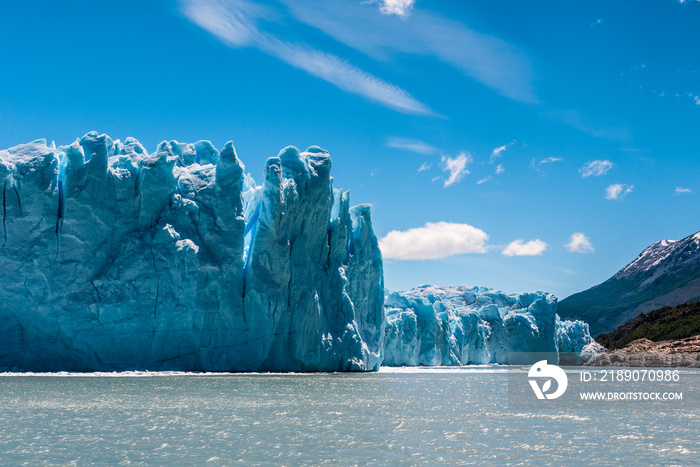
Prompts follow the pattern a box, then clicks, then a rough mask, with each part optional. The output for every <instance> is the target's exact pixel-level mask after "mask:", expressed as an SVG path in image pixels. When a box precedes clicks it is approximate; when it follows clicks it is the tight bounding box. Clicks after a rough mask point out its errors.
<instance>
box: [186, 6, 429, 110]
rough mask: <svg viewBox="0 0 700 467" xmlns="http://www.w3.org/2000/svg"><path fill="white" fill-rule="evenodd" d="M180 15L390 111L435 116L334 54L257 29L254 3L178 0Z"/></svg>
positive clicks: (231, 41)
mask: <svg viewBox="0 0 700 467" xmlns="http://www.w3.org/2000/svg"><path fill="white" fill-rule="evenodd" d="M181 4H182V12H183V14H184V15H185V16H186V17H187V18H188V19H189V20H190V21H192V22H193V23H194V24H196V25H198V26H200V27H202V28H204V29H206V30H207V31H209V32H210V33H211V34H213V35H215V36H216V37H218V38H219V39H220V40H221V41H222V42H224V43H225V44H227V45H230V46H232V47H244V46H251V47H256V48H258V49H259V50H261V51H263V52H265V53H268V54H270V55H272V56H274V57H276V58H278V59H280V60H282V61H284V62H287V63H288V64H290V65H292V66H293V67H295V68H298V69H300V70H304V71H306V72H307V73H309V74H311V75H314V76H316V77H318V78H321V79H323V80H325V81H328V82H329V83H331V84H333V85H335V86H337V87H339V88H340V89H342V90H344V91H347V92H351V93H354V94H358V95H361V96H363V97H366V98H368V99H370V100H373V101H375V102H378V103H380V104H382V105H385V106H387V107H389V108H392V109H394V110H398V111H400V112H404V113H409V114H419V115H435V113H434V112H433V111H432V110H430V109H429V108H428V107H426V106H425V105H424V104H423V103H421V102H419V101H417V100H416V99H415V98H413V97H412V96H411V95H410V94H409V93H408V92H406V91H405V90H403V89H401V88H400V87H398V86H395V85H393V84H391V83H388V82H387V81H384V80H383V79H381V78H377V77H376V76H373V75H371V74H369V73H367V72H365V71H363V70H361V69H359V68H357V67H355V66H353V65H351V64H350V63H348V62H347V61H346V60H343V59H341V58H340V57H337V56H335V55H332V54H329V53H325V52H323V51H320V50H315V49H313V48H310V47H308V46H306V45H304V44H292V43H290V42H286V41H283V40H280V39H278V38H277V37H274V36H272V35H271V34H267V33H265V32H262V31H261V30H259V28H258V26H257V24H256V22H257V20H259V19H260V18H262V17H263V16H264V13H265V12H266V11H268V10H267V9H266V8H265V7H261V6H259V5H257V4H256V3H253V2H249V1H244V0H233V1H229V2H223V1H221V0H181Z"/></svg>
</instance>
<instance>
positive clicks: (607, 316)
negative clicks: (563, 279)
mask: <svg viewBox="0 0 700 467" xmlns="http://www.w3.org/2000/svg"><path fill="white" fill-rule="evenodd" d="M698 299H700V232H696V233H694V234H692V235H689V236H687V237H685V238H683V239H681V240H661V241H659V242H655V243H653V244H651V245H649V246H648V247H647V248H645V249H644V250H642V252H641V253H640V254H639V255H638V256H637V258H635V259H634V260H633V261H632V262H630V263H629V264H627V265H626V266H624V267H623V268H622V269H620V270H619V271H618V272H617V273H616V274H614V275H613V276H612V277H610V278H609V279H608V280H606V281H604V282H602V283H601V284H598V285H596V286H594V287H591V288H590V289H588V290H584V291H582V292H578V293H576V294H573V295H571V296H569V297H567V298H565V299H564V300H562V301H561V302H559V315H560V316H561V317H562V319H568V320H573V319H581V320H584V321H586V322H587V323H588V324H589V325H590V329H591V335H598V334H602V333H606V332H611V331H614V330H615V329H616V328H618V327H619V326H621V325H623V324H624V323H626V322H628V321H629V320H631V319H633V318H635V317H637V316H639V315H640V314H641V313H646V312H649V311H651V310H654V309H657V308H661V307H664V306H675V305H679V304H681V303H686V302H689V301H693V300H698Z"/></svg>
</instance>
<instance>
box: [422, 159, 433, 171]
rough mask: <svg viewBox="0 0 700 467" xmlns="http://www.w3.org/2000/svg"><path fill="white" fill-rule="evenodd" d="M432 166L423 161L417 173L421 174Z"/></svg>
mask: <svg viewBox="0 0 700 467" xmlns="http://www.w3.org/2000/svg"><path fill="white" fill-rule="evenodd" d="M432 166H433V165H432V164H428V161H425V162H423V164H421V166H420V167H418V172H423V171H424V170H428V169H429V168H431V167H432Z"/></svg>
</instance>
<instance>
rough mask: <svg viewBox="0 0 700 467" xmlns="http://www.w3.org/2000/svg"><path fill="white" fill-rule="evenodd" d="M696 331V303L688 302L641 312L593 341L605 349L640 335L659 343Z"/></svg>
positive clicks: (699, 321) (699, 313)
mask: <svg viewBox="0 0 700 467" xmlns="http://www.w3.org/2000/svg"><path fill="white" fill-rule="evenodd" d="M698 334H700V302H690V303H684V304H683V305H677V306H674V307H670V306H665V307H663V308H659V309H657V310H653V311H650V312H649V313H642V314H641V315H639V316H637V317H636V318H634V319H632V320H631V321H629V322H627V323H625V324H623V325H622V326H620V327H619V328H617V329H616V330H615V331H613V332H610V333H607V334H601V335H599V336H597V337H596V341H598V343H600V344H601V345H603V346H605V347H607V348H609V349H618V348H621V347H624V346H625V345H627V344H629V343H630V342H632V341H635V340H637V339H642V338H646V339H649V340H651V341H654V342H659V341H667V340H676V339H685V338H686V337H692V336H696V335H698Z"/></svg>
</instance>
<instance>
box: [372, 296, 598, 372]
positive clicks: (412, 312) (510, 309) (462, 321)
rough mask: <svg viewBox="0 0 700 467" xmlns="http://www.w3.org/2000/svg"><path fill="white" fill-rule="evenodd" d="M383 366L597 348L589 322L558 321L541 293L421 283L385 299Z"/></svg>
mask: <svg viewBox="0 0 700 467" xmlns="http://www.w3.org/2000/svg"><path fill="white" fill-rule="evenodd" d="M384 306H385V310H386V316H387V327H386V333H385V338H384V361H383V365H386V366H419V365H423V366H439V365H443V366H454V365H469V364H477V365H478V364H488V363H498V364H507V363H509V354H511V353H513V352H518V353H529V352H538V353H547V354H551V355H558V354H559V353H564V352H566V353H572V354H577V355H580V354H581V353H585V352H590V351H593V350H594V349H596V348H597V346H596V345H595V341H593V339H592V338H591V336H590V333H589V331H588V324H586V323H584V322H582V321H561V320H560V319H559V317H558V316H557V313H556V312H557V299H556V297H555V296H554V295H552V294H548V293H545V292H533V293H524V294H506V293H503V292H501V291H498V290H493V289H489V288H486V287H469V286H465V285H460V286H451V287H436V286H432V285H423V286H419V287H414V288H413V289H411V290H408V291H405V292H389V291H387V293H386V297H385V304H384Z"/></svg>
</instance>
